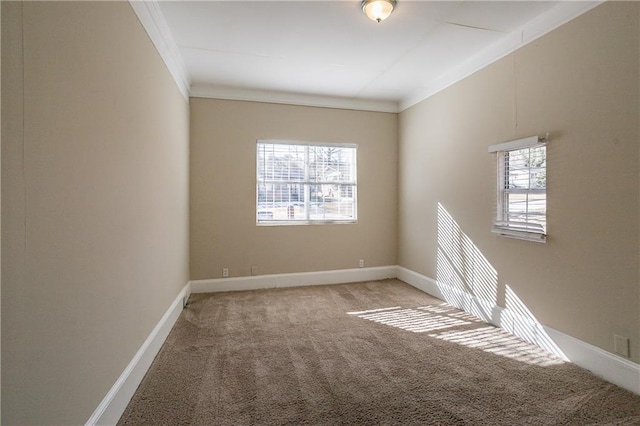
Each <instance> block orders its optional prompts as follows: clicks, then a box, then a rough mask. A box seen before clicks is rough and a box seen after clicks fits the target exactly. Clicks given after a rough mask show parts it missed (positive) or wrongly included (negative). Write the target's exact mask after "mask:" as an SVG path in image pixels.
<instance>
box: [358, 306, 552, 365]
mask: <svg viewBox="0 0 640 426" xmlns="http://www.w3.org/2000/svg"><path fill="white" fill-rule="evenodd" d="M348 314H349V315H354V316H357V317H358V318H362V319H366V320H369V321H374V322H376V323H378V324H384V325H388V326H392V327H396V328H400V329H402V330H406V331H411V332H413V333H425V332H429V337H433V338H436V339H440V340H444V341H447V342H451V343H455V344H458V345H462V346H466V347H468V348H474V349H479V350H482V351H485V352H488V353H492V354H495V355H499V356H504V357H507V358H510V359H514V360H517V361H520V362H525V363H527V364H534V365H540V366H549V365H557V364H561V363H562V362H563V361H562V360H561V359H559V358H556V357H554V356H553V355H552V354H550V353H549V352H547V351H545V350H544V349H541V348H538V347H536V346H533V345H532V344H529V343H527V342H525V341H523V340H521V339H519V338H518V337H516V336H513V335H511V334H508V333H507V332H505V331H503V330H500V329H499V328H497V327H494V326H491V325H488V324H487V323H485V322H484V321H481V320H480V319H478V318H476V317H475V316H473V315H470V314H468V313H466V312H463V311H460V310H458V309H457V308H455V307H453V306H451V305H449V304H447V303H442V304H441V305H429V306H421V307H417V308H402V307H400V306H394V307H390V308H382V309H372V310H367V311H359V312H348Z"/></svg>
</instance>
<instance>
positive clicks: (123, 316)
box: [2, 2, 189, 424]
mask: <svg viewBox="0 0 640 426" xmlns="http://www.w3.org/2000/svg"><path fill="white" fill-rule="evenodd" d="M2 79H3V81H2V87H3V88H4V89H6V90H3V92H2V114H3V115H2V225H3V226H2V265H3V271H2V273H3V276H2V367H3V368H2V398H3V400H2V424H83V423H85V422H86V421H87V420H88V419H89V417H90V416H91V414H92V413H93V411H94V410H95V409H96V407H97V406H98V404H99V403H100V401H101V400H102V399H103V398H104V397H105V395H106V394H107V392H108V391H109V389H110V388H111V387H112V385H113V384H114V383H115V381H116V380H117V379H118V377H119V376H120V374H121V373H122V372H123V370H124V369H125V367H126V366H127V364H128V363H129V361H131V359H132V357H133V356H134V354H135V353H136V351H137V350H138V349H139V348H140V346H141V345H142V343H143V342H144V340H145V339H146V337H147V336H148V335H149V333H150V332H151V331H152V329H153V327H154V326H155V325H156V324H157V323H158V321H159V320H160V319H161V317H162V315H163V314H164V313H165V311H166V310H167V309H168V308H169V306H170V304H171V303H172V302H173V300H174V298H175V297H176V295H177V294H178V293H179V292H180V290H181V289H182V288H183V287H184V286H185V284H186V283H187V281H188V160H189V147H188V132H189V106H188V103H187V101H186V100H185V99H184V97H183V96H182V95H181V94H180V92H179V90H178V89H177V87H176V85H175V83H174V82H173V80H172V78H171V76H170V74H169V72H168V71H167V70H166V69H165V66H164V64H163V62H162V60H161V58H160V57H159V55H158V54H157V52H156V50H155V48H154V47H153V45H152V43H151V41H150V40H149V38H148V37H147V35H146V33H145V31H144V29H143V28H142V26H141V25H140V23H139V22H138V20H137V18H136V15H135V14H134V12H133V10H132V9H131V6H130V5H129V4H128V3H126V2H41V3H38V2H24V3H23V2H3V3H2Z"/></svg>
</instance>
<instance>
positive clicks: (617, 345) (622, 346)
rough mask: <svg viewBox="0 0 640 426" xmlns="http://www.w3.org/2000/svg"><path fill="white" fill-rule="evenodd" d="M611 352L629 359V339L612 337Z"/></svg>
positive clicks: (615, 335)
mask: <svg viewBox="0 0 640 426" xmlns="http://www.w3.org/2000/svg"><path fill="white" fill-rule="evenodd" d="M613 350H614V352H615V353H617V354H618V355H622V356H623V357H625V358H629V338H628V337H624V336H618V335H617V334H614V335H613Z"/></svg>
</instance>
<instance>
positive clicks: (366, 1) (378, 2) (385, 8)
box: [362, 0, 396, 22]
mask: <svg viewBox="0 0 640 426" xmlns="http://www.w3.org/2000/svg"><path fill="white" fill-rule="evenodd" d="M394 7H396V0H362V11H363V12H364V13H365V15H367V16H368V17H369V19H371V20H372V21H376V22H380V21H384V20H385V19H387V18H388V17H389V15H391V12H393V8H394Z"/></svg>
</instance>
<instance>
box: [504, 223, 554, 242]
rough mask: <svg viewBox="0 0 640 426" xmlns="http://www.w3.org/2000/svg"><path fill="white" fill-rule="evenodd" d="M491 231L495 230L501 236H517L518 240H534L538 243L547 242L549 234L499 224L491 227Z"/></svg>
mask: <svg viewBox="0 0 640 426" xmlns="http://www.w3.org/2000/svg"><path fill="white" fill-rule="evenodd" d="M491 232H493V233H494V234H498V235H500V236H501V237H507V238H515V239H517V240H525V241H533V242H536V243H546V242H547V235H546V234H542V233H540V232H531V231H522V230H516V229H509V228H501V227H498V226H494V227H493V228H492V229H491Z"/></svg>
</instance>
